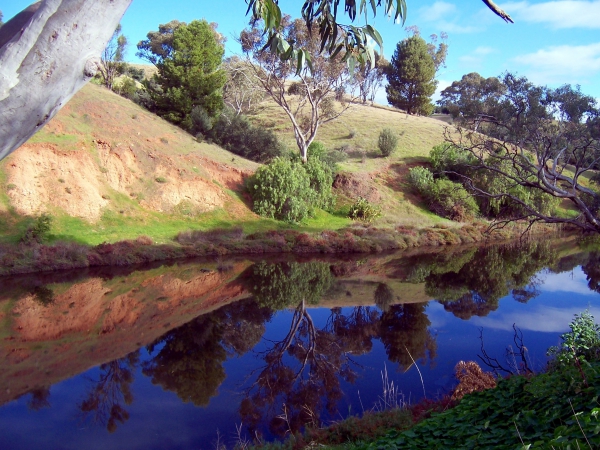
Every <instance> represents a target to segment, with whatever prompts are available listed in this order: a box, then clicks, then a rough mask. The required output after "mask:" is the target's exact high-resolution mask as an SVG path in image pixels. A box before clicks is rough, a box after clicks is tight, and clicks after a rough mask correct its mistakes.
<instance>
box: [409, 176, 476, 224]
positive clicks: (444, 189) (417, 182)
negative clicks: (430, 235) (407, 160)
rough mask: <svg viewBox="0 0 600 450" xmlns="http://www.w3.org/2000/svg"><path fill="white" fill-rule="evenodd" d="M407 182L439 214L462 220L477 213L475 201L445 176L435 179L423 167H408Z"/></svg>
mask: <svg viewBox="0 0 600 450" xmlns="http://www.w3.org/2000/svg"><path fill="white" fill-rule="evenodd" d="M409 183H410V184H411V186H413V188H414V189H415V190H416V191H417V192H418V193H419V194H421V195H422V196H423V198H424V199H425V201H426V202H427V204H428V206H429V209H431V210H432V211H433V212H434V213H436V214H438V215H439V216H442V217H446V218H448V219H451V220H458V221H464V220H470V219H472V218H473V217H475V216H476V215H477V214H478V213H479V206H478V205H477V202H476V201H475V199H474V198H473V196H472V195H471V194H469V192H467V190H466V189H465V188H464V187H463V185H462V184H460V183H455V182H454V181H451V180H448V179H446V178H438V179H437V180H436V179H434V178H433V174H432V173H431V172H430V171H429V170H428V169H427V168H425V167H413V168H412V169H410V172H409Z"/></svg>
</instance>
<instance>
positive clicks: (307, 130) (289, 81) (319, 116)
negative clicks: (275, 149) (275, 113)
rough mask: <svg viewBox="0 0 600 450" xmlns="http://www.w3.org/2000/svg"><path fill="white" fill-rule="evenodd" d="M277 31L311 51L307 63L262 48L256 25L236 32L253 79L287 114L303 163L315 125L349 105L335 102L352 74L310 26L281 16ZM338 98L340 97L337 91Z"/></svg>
mask: <svg viewBox="0 0 600 450" xmlns="http://www.w3.org/2000/svg"><path fill="white" fill-rule="evenodd" d="M281 35H282V36H283V37H284V38H285V39H286V40H290V41H294V42H295V43H297V44H299V45H302V47H303V49H304V50H306V51H308V52H310V54H311V55H312V57H311V59H310V65H307V66H300V67H295V66H294V65H291V64H289V62H288V61H286V60H285V59H282V58H281V57H279V56H278V55H276V54H274V53H272V52H267V51H265V46H267V45H268V41H267V36H266V35H264V34H263V33H262V31H261V30H260V28H259V27H258V26H257V24H254V26H252V27H251V28H248V29H246V30H244V31H242V33H241V34H240V38H239V41H240V43H241V45H242V50H243V51H244V53H245V54H246V55H247V57H248V63H249V64H250V67H251V68H252V69H253V70H252V77H253V80H254V83H255V84H256V85H258V86H260V87H261V88H262V89H263V91H264V92H265V94H266V96H267V97H269V98H270V99H271V100H273V101H274V102H275V103H276V104H277V105H278V106H279V107H280V108H281V109H282V110H283V111H284V112H285V114H286V115H287V117H288V118H289V120H290V122H291V124H292V128H293V131H294V138H295V140H296V145H297V146H298V150H299V151H300V156H301V158H302V161H303V162H306V161H307V159H308V147H309V146H310V144H311V143H312V142H313V140H314V139H315V137H316V136H317V132H318V130H319V127H320V126H321V125H322V124H324V123H327V122H330V121H332V120H335V119H337V118H338V117H340V116H341V115H342V114H343V113H344V112H345V111H346V110H347V109H348V108H349V107H350V105H351V103H350V102H347V101H344V99H343V97H342V99H341V100H342V101H341V102H336V100H335V99H336V94H338V93H339V92H340V91H343V90H345V89H346V87H347V86H348V82H349V81H350V80H351V79H352V74H351V72H349V70H348V68H347V66H346V63H345V62H344V61H343V58H342V57H341V56H339V55H338V56H336V55H333V54H328V53H327V52H319V46H320V44H321V41H320V38H319V35H318V33H317V30H316V29H312V30H309V29H308V28H307V27H306V24H305V22H304V21H302V20H300V19H296V20H291V19H290V18H289V17H284V18H283V19H282V21H281ZM337 98H340V97H339V96H337Z"/></svg>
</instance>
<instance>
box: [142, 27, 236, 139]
mask: <svg viewBox="0 0 600 450" xmlns="http://www.w3.org/2000/svg"><path fill="white" fill-rule="evenodd" d="M138 50H139V51H138V53H137V55H138V56H140V57H142V58H145V59H147V60H148V61H150V62H151V63H152V64H154V65H155V66H156V68H157V69H158V73H157V74H156V75H155V76H154V79H153V83H146V89H147V90H148V92H149V94H150V97H151V98H152V100H153V101H154V108H152V109H154V112H156V113H157V114H158V115H159V116H161V117H163V118H164V119H166V120H168V121H170V122H172V123H174V124H176V125H179V126H180V127H181V128H183V129H185V130H187V131H190V132H194V121H193V118H192V112H193V111H194V109H197V108H201V109H202V110H204V111H205V112H206V113H207V114H208V115H209V116H210V117H215V116H217V115H218V113H219V112H220V111H221V110H222V108H223V97H222V92H221V90H222V87H223V85H224V84H225V81H226V74H225V72H224V71H223V70H222V69H221V68H220V65H221V61H222V58H223V52H224V49H223V45H222V37H221V36H220V35H219V34H218V33H217V32H216V31H215V29H214V28H213V27H212V26H211V25H210V24H208V22H206V21H205V20H194V21H192V22H190V23H189V24H185V23H180V22H176V21H173V22H169V23H168V24H166V25H161V26H160V27H159V31H158V32H150V33H148V38H147V39H146V40H144V41H141V42H140V43H139V44H138ZM197 114H198V113H197Z"/></svg>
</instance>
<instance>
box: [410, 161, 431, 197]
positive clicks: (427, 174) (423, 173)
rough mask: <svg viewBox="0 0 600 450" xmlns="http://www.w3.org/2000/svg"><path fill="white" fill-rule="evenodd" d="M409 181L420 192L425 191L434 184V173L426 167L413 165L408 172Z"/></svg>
mask: <svg viewBox="0 0 600 450" xmlns="http://www.w3.org/2000/svg"><path fill="white" fill-rule="evenodd" d="M408 182H409V183H410V185H411V186H412V187H413V188H414V189H415V190H416V191H417V192H419V193H424V192H426V191H427V189H429V187H430V186H431V185H432V184H433V174H432V173H431V171H430V170H429V169H427V168H426V167H421V166H418V167H413V168H412V169H410V170H409V172H408Z"/></svg>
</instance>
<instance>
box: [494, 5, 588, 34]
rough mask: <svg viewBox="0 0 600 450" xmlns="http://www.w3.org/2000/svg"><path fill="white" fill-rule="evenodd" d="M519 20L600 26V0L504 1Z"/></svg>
mask: <svg viewBox="0 0 600 450" xmlns="http://www.w3.org/2000/svg"><path fill="white" fill-rule="evenodd" d="M502 8H503V9H505V10H506V11H507V12H508V13H509V14H510V15H511V16H512V17H513V19H515V20H516V21H517V22H534V23H546V24H549V25H550V26H552V27H553V28H600V21H599V20H598V17H599V16H600V0H594V1H570V0H564V1H554V2H545V3H535V4H530V3H528V2H517V3H503V4H502Z"/></svg>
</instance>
